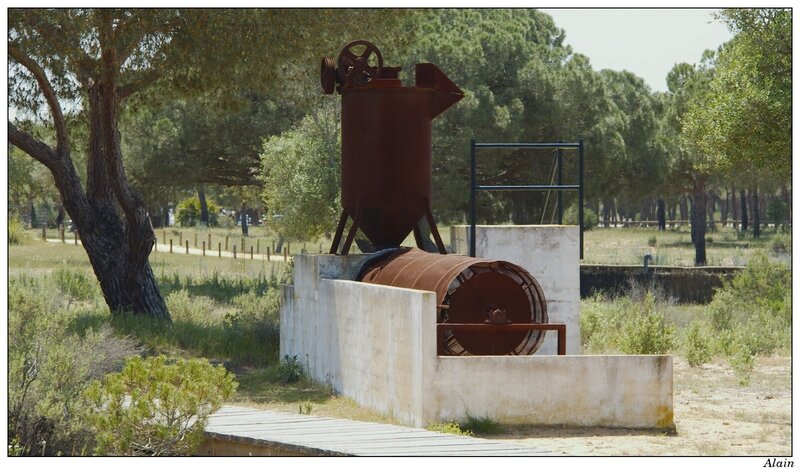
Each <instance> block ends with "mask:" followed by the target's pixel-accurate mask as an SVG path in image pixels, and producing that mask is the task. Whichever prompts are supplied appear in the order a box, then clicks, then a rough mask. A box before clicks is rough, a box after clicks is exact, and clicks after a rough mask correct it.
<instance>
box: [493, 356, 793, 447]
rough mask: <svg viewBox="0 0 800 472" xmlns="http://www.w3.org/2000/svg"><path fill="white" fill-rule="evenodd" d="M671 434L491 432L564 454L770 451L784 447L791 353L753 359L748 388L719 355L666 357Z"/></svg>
mask: <svg viewBox="0 0 800 472" xmlns="http://www.w3.org/2000/svg"><path fill="white" fill-rule="evenodd" d="M673 402H674V409H675V424H676V429H677V432H676V433H675V434H669V435H668V434H664V433H652V432H647V431H637V430H625V429H610V428H589V429H586V428H548V427H537V428H534V427H522V428H516V429H513V430H510V431H509V432H507V433H505V434H502V435H498V436H491V437H494V438H498V439H507V440H513V441H518V442H522V443H523V444H526V445H528V446H531V447H538V448H542V449H547V450H552V451H559V452H560V453H561V454H562V455H565V456H773V457H778V458H779V459H782V458H785V457H789V455H790V454H791V452H792V448H791V437H792V436H791V435H792V427H791V421H792V418H791V411H792V397H791V358H789V357H769V358H762V359H758V362H757V365H756V368H755V371H754V372H753V376H752V378H751V381H750V384H749V385H748V386H744V387H743V386H740V385H739V384H738V383H737V380H736V377H735V375H734V373H733V371H732V369H731V368H730V366H729V365H727V363H726V362H725V361H724V360H719V361H717V362H714V363H712V364H709V365H705V366H703V367H701V368H692V367H689V366H688V365H687V364H686V362H685V361H684V360H682V359H679V358H675V361H674V401H673Z"/></svg>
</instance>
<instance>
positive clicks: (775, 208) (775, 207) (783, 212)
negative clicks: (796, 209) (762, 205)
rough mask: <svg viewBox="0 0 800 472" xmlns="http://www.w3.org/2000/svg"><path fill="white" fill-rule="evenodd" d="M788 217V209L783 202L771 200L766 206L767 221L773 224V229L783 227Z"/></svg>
mask: <svg viewBox="0 0 800 472" xmlns="http://www.w3.org/2000/svg"><path fill="white" fill-rule="evenodd" d="M788 216H789V207H788V206H787V205H786V202H784V201H783V200H772V201H771V202H769V203H768V204H767V219H769V220H771V221H774V222H775V227H776V228H777V227H778V226H783V224H784V223H783V222H784V221H785V220H786V219H787V218H788Z"/></svg>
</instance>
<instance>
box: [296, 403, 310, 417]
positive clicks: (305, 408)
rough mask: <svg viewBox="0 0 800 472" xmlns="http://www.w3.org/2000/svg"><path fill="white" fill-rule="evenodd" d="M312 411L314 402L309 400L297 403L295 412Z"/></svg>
mask: <svg viewBox="0 0 800 472" xmlns="http://www.w3.org/2000/svg"><path fill="white" fill-rule="evenodd" d="M312 411H314V404H313V403H311V402H303V403H301V404H299V405H297V413H299V414H301V415H310V414H311V412H312Z"/></svg>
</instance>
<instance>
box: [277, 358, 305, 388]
mask: <svg viewBox="0 0 800 472" xmlns="http://www.w3.org/2000/svg"><path fill="white" fill-rule="evenodd" d="M303 375H305V369H303V364H301V363H300V361H298V360H297V356H291V357H290V356H289V355H285V356H283V359H282V360H281V364H280V365H279V366H278V378H279V379H280V381H281V383H282V384H284V385H286V384H290V383H296V382H299V381H300V379H302V378H303Z"/></svg>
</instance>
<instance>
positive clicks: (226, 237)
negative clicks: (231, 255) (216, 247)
mask: <svg viewBox="0 0 800 472" xmlns="http://www.w3.org/2000/svg"><path fill="white" fill-rule="evenodd" d="M225 250H226V251H227V250H228V235H227V234H226V235H225Z"/></svg>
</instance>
